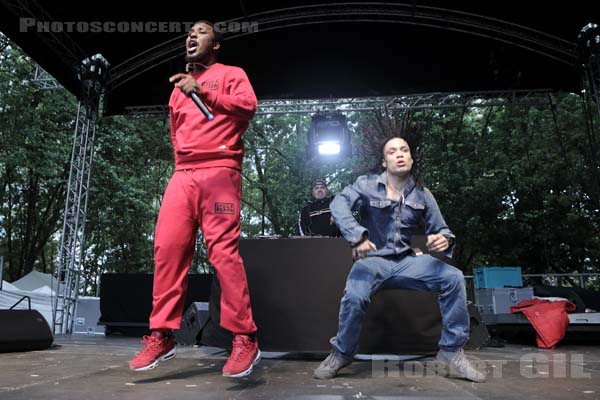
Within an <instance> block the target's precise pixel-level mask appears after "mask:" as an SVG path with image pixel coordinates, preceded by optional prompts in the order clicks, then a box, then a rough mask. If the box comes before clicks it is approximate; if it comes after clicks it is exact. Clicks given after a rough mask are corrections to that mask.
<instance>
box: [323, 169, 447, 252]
mask: <svg viewBox="0 0 600 400" xmlns="http://www.w3.org/2000/svg"><path fill="white" fill-rule="evenodd" d="M386 178H387V172H385V171H384V172H383V173H382V174H381V175H362V176H359V177H358V179H357V180H356V182H354V184H353V185H350V186H347V187H346V188H345V189H344V190H343V191H342V192H341V193H339V194H338V195H337V196H335V198H334V199H333V201H332V202H331V206H330V208H331V214H332V215H333V220H334V222H335V223H336V224H337V226H338V227H339V228H340V231H341V233H342V235H343V236H344V238H345V239H346V240H347V241H348V242H350V245H352V246H356V245H358V244H359V243H360V242H361V241H362V240H363V238H364V237H365V236H367V237H368V238H369V240H370V241H371V242H373V243H375V245H376V246H377V251H375V252H372V253H371V254H370V255H372V256H389V255H396V254H403V253H405V252H407V251H409V250H410V238H411V236H412V235H413V232H414V230H415V229H416V228H417V226H418V225H419V223H420V222H421V219H423V220H424V222H425V234H426V235H432V234H443V235H448V236H450V237H452V238H454V234H453V233H452V232H451V231H450V229H449V228H448V225H446V222H445V221H444V217H442V213H441V212H440V209H439V207H438V205H437V202H436V201H435V198H434V197H433V195H432V194H431V192H430V191H429V190H428V189H427V188H423V187H416V186H415V183H414V181H413V180H412V179H411V178H409V182H408V184H407V185H406V187H405V189H404V192H403V194H402V196H401V198H400V201H392V200H389V199H388V198H387V189H386V184H387V179H386ZM356 210H360V217H361V218H360V222H361V224H362V225H361V224H359V223H358V222H357V221H356V219H355V218H354V216H353V215H352V211H356ZM452 250H453V246H451V247H450V248H448V250H446V252H445V254H446V255H447V256H452Z"/></svg>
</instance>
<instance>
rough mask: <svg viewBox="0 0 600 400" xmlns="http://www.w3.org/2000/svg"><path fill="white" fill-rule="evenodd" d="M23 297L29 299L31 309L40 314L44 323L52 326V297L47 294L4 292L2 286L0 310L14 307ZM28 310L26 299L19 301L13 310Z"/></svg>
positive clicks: (17, 291) (18, 291) (4, 289)
mask: <svg viewBox="0 0 600 400" xmlns="http://www.w3.org/2000/svg"><path fill="white" fill-rule="evenodd" d="M24 296H28V297H29V298H30V299H31V309H32V310H38V311H39V312H40V314H42V315H43V316H44V318H45V319H46V321H47V322H48V326H50V327H51V326H52V324H53V322H52V299H53V297H52V296H50V295H49V294H44V293H36V292H35V291H33V292H25V291H20V290H6V288H5V287H4V286H2V290H0V310H7V309H9V308H11V307H12V306H13V305H15V304H16V303H17V302H18V301H19V300H21V299H22V298H23V297H24ZM28 308H29V302H28V301H27V299H25V300H23V301H21V302H20V303H19V305H18V306H16V307H15V308H14V309H15V310H26V309H28Z"/></svg>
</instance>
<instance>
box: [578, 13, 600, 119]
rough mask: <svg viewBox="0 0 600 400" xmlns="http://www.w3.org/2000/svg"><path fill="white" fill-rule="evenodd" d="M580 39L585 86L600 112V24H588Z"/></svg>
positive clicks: (579, 46) (580, 34) (580, 56)
mask: <svg viewBox="0 0 600 400" xmlns="http://www.w3.org/2000/svg"><path fill="white" fill-rule="evenodd" d="M578 39H579V40H578V48H577V50H578V52H579V59H580V63H581V67H582V69H583V75H584V78H585V84H584V87H587V89H588V90H589V93H590V96H591V98H592V101H593V102H594V103H595V104H596V109H597V111H598V113H599V114H600V26H598V25H596V24H591V23H590V24H587V25H586V26H584V27H583V29H582V30H581V32H580V33H579V37H578Z"/></svg>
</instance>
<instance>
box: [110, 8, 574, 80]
mask: <svg viewBox="0 0 600 400" xmlns="http://www.w3.org/2000/svg"><path fill="white" fill-rule="evenodd" d="M244 21H251V22H253V23H254V22H256V23H257V24H258V30H259V32H261V33H262V32H266V31H269V30H276V29H284V28H289V27H294V26H299V25H311V24H331V23H347V22H377V23H397V24H404V25H417V26H424V27H429V28H436V29H442V30H450V31H456V32H463V33H466V34H469V35H475V36H479V37H485V38H489V39H493V40H497V41H500V42H504V43H509V44H511V45H514V46H517V47H521V48H524V49H526V50H528V51H532V52H535V53H538V54H541V55H543V56H545V57H548V58H551V59H553V60H555V61H558V62H560V63H563V64H566V65H573V64H574V62H575V60H576V53H575V48H576V46H575V43H574V42H571V41H568V40H564V39H561V38H558V37H556V36H552V35H549V34H547V33H544V32H541V31H537V30H534V29H531V28H528V27H526V26H523V25H518V24H514V23H511V22H507V21H502V20H499V19H496V18H490V17H486V16H483V15H477V14H472V13H467V12H462V11H456V10H450V9H445V8H437V7H426V6H421V5H416V4H395V3H336V4H317V5H306V6H300V7H291V8H285V9H279V10H272V11H267V12H262V13H256V14H252V15H248V16H244V17H240V18H236V19H232V20H229V21H223V22H225V25H227V23H229V22H244ZM253 33H255V32H252V31H250V32H235V33H232V32H230V33H227V32H225V34H224V38H225V40H229V39H234V38H237V37H240V36H245V35H250V34H253ZM183 36H184V35H180V36H178V37H175V38H172V39H170V40H168V41H165V42H163V43H161V44H159V45H157V46H155V47H152V48H150V49H148V50H145V51H143V52H141V53H139V54H137V55H136V56H135V57H132V58H130V59H128V60H126V61H124V62H122V63H121V64H119V65H116V66H115V67H114V69H113V73H112V80H111V82H110V84H111V87H113V88H117V87H118V86H120V85H122V84H124V83H125V82H127V81H129V80H130V79H133V78H135V77H136V76H138V75H140V74H143V73H145V72H146V71H149V70H151V69H153V68H156V67H157V66H159V65H161V64H163V63H165V62H168V61H170V60H172V59H174V58H177V57H182V56H183V55H184V54H185V48H184V45H183Z"/></svg>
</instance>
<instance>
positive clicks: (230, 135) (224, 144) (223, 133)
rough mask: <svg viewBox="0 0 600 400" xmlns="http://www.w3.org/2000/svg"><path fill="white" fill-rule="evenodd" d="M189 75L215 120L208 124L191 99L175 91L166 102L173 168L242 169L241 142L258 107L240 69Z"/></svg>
mask: <svg viewBox="0 0 600 400" xmlns="http://www.w3.org/2000/svg"><path fill="white" fill-rule="evenodd" d="M192 76H193V77H194V78H195V79H196V81H197V82H198V84H199V85H200V98H201V99H202V100H203V101H204V103H205V104H206V106H207V107H208V109H209V110H210V111H211V112H212V113H213V114H214V116H215V118H214V119H213V120H212V121H209V120H208V119H207V118H206V117H205V116H204V114H203V113H202V112H201V111H200V110H199V109H198V107H197V106H196V104H195V103H194V102H193V101H192V99H191V98H190V97H187V96H186V95H185V94H184V93H183V92H182V91H181V90H180V89H179V88H174V89H173V93H171V99H170V100H169V112H170V115H171V140H172V142H173V150H174V152H175V169H176V170H183V169H191V168H209V167H229V168H235V169H238V170H241V169H242V158H243V156H244V142H243V141H242V135H243V134H244V132H245V131H246V129H247V128H248V125H249V124H250V120H251V119H252V117H253V116H254V113H255V111H256V107H257V100H256V95H255V94H254V90H253V89H252V85H250V82H249V81H248V76H246V73H245V72H244V70H243V69H241V68H238V67H232V66H229V65H223V64H220V63H215V64H212V65H211V66H210V67H209V68H208V69H206V70H204V71H202V72H194V73H192Z"/></svg>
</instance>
